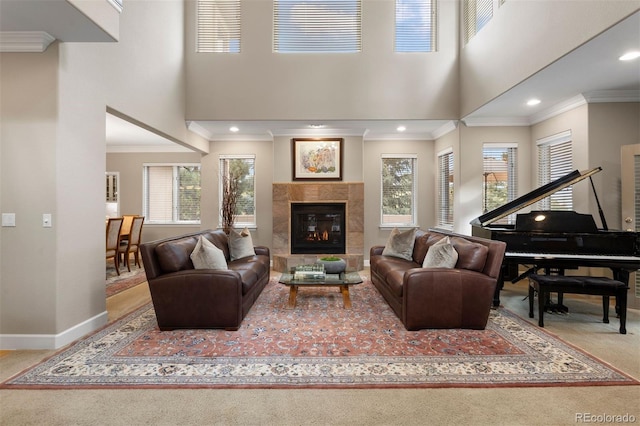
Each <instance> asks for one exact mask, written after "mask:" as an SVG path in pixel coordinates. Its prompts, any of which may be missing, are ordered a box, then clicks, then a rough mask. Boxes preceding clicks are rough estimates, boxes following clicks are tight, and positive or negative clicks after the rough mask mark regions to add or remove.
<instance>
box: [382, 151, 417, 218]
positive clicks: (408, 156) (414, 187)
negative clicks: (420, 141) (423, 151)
mask: <svg viewBox="0 0 640 426" xmlns="http://www.w3.org/2000/svg"><path fill="white" fill-rule="evenodd" d="M385 159H408V160H411V166H412V168H413V171H412V177H413V178H412V182H411V214H410V216H411V218H410V220H409V221H392V220H389V219H385V216H390V215H385V213H384V207H383V202H382V200H383V198H384V179H383V170H384V160H385ZM417 195H418V155H417V154H381V156H380V228H395V227H418V226H419V225H418V202H417V199H418V197H417Z"/></svg>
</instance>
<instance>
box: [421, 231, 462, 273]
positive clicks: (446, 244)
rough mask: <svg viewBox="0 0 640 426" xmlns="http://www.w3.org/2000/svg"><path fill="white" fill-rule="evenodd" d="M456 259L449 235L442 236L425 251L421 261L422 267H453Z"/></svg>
mask: <svg viewBox="0 0 640 426" xmlns="http://www.w3.org/2000/svg"><path fill="white" fill-rule="evenodd" d="M457 261H458V252H457V251H456V249H455V248H453V245H452V244H451V240H449V237H444V238H442V239H441V240H440V241H438V242H437V243H435V244H434V245H432V246H431V247H429V251H427V255H426V256H425V257H424V262H423V263H422V267H423V268H454V267H455V266H456V262H457Z"/></svg>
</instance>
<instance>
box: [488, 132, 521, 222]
mask: <svg viewBox="0 0 640 426" xmlns="http://www.w3.org/2000/svg"><path fill="white" fill-rule="evenodd" d="M517 150H518V148H517V146H516V145H515V144H484V146H483V149H482V161H483V184H482V211H483V212H484V213H486V212H488V211H491V210H494V209H496V208H498V207H500V206H502V205H504V204H506V203H508V202H509V201H513V200H515V199H516V196H517V189H518V173H517ZM514 222H515V214H511V215H509V216H507V217H506V218H502V219H500V220H499V221H497V222H496V223H514Z"/></svg>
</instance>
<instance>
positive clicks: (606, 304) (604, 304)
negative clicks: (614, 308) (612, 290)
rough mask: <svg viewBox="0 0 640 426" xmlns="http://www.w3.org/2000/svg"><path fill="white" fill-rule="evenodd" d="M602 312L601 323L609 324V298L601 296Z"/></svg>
mask: <svg viewBox="0 0 640 426" xmlns="http://www.w3.org/2000/svg"><path fill="white" fill-rule="evenodd" d="M602 312H603V315H604V316H603V318H602V322H603V323H605V324H609V296H602Z"/></svg>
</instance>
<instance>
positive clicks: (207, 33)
mask: <svg viewBox="0 0 640 426" xmlns="http://www.w3.org/2000/svg"><path fill="white" fill-rule="evenodd" d="M197 15H198V16H197V19H196V34H197V35H196V52H199V53H240V35H241V34H240V33H241V26H240V16H241V7H240V0H198V5H197Z"/></svg>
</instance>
